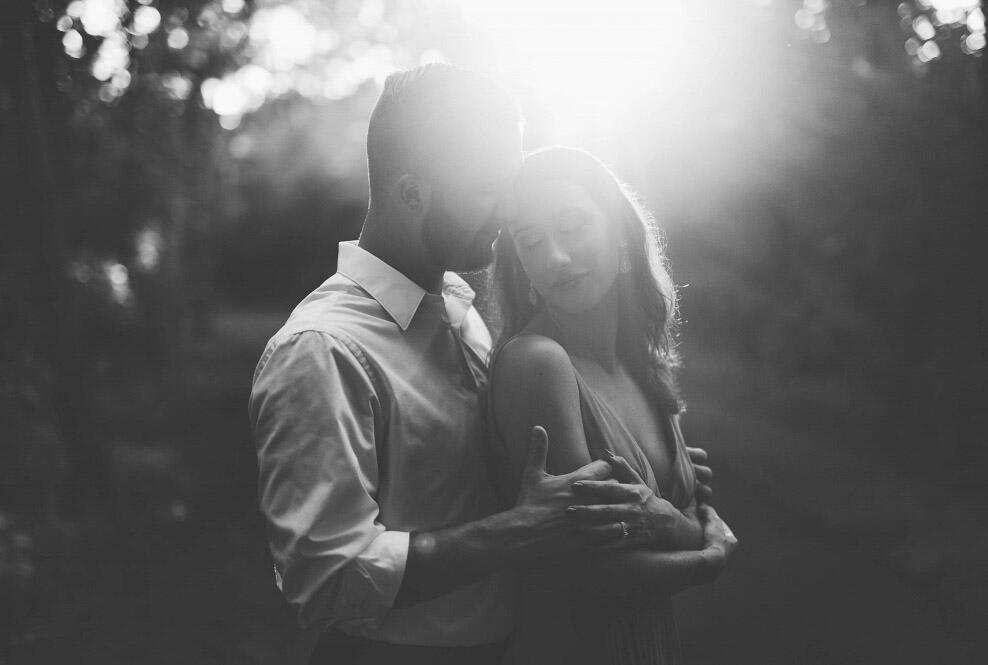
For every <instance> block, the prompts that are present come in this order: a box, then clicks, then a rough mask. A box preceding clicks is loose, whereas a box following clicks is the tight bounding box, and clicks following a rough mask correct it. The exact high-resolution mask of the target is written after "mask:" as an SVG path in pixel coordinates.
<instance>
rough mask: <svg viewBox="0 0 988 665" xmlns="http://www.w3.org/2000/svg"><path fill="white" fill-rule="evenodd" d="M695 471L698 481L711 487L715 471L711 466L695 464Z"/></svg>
mask: <svg viewBox="0 0 988 665" xmlns="http://www.w3.org/2000/svg"><path fill="white" fill-rule="evenodd" d="M693 471H694V472H695V473H696V479H697V480H699V481H700V482H701V483H703V484H705V485H709V484H710V481H712V480H713V479H714V470H713V469H711V468H710V467H709V466H704V465H702V464H694V465H693Z"/></svg>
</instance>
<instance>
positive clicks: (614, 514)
mask: <svg viewBox="0 0 988 665" xmlns="http://www.w3.org/2000/svg"><path fill="white" fill-rule="evenodd" d="M566 514H567V515H569V516H570V517H572V518H574V519H576V520H580V521H582V522H591V523H599V524H603V523H606V522H621V521H624V522H630V521H632V520H637V519H639V518H640V517H641V505H640V504H633V503H618V504H613V503H612V504H606V505H602V506H570V507H569V508H567V509H566Z"/></svg>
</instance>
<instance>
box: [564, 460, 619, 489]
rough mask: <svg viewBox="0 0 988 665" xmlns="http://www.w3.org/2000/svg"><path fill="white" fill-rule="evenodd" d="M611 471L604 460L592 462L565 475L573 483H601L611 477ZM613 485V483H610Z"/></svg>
mask: <svg viewBox="0 0 988 665" xmlns="http://www.w3.org/2000/svg"><path fill="white" fill-rule="evenodd" d="M612 473H613V469H612V468H611V465H610V464H608V463H607V462H605V461H604V460H600V459H599V460H594V461H593V462H590V464H586V465H584V466H581V467H580V468H579V469H577V470H576V471H573V472H572V473H569V474H567V477H569V478H570V479H572V480H573V481H574V482H601V481H604V480H607V479H608V478H610V477H611V474H612ZM610 484H612V485H613V483H610Z"/></svg>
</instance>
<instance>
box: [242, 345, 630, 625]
mask: <svg viewBox="0 0 988 665" xmlns="http://www.w3.org/2000/svg"><path fill="white" fill-rule="evenodd" d="M378 410H379V404H378V400H377V397H376V394H375V391H374V386H373V382H372V381H371V380H370V377H369V375H368V373H367V371H366V370H365V368H364V367H363V366H362V365H361V363H360V361H359V360H358V358H357V355H356V352H355V350H353V349H351V348H350V347H349V346H348V345H347V343H346V342H344V341H341V340H339V339H336V338H335V337H333V336H331V335H329V334H326V333H322V332H314V331H307V332H302V333H297V334H295V335H292V336H289V337H287V338H285V339H282V340H279V341H278V342H277V343H276V344H275V345H274V346H273V347H271V349H270V350H269V351H268V352H266V353H265V355H264V357H263V358H262V360H261V363H260V364H259V366H258V370H257V372H256V373H255V377H254V387H253V391H252V393H251V401H250V415H251V421H252V424H253V428H254V436H255V440H256V443H257V455H258V469H259V492H260V496H259V499H260V507H261V510H262V512H263V513H264V516H265V518H266V521H267V526H268V536H269V542H270V547H271V553H272V555H273V557H274V561H275V566H276V568H277V570H278V573H279V575H280V577H281V580H282V583H281V589H282V593H283V595H284V596H285V598H286V599H287V600H288V601H289V603H290V604H291V605H293V606H294V607H295V609H296V611H297V613H298V617H299V621H300V623H301V624H302V625H303V626H304V627H309V626H312V625H315V624H321V625H322V626H324V627H325V626H326V625H329V624H331V623H332V622H334V621H339V620H342V619H351V618H363V617H372V616H375V615H380V614H381V613H383V612H386V611H387V610H389V609H391V608H392V607H394V606H395V603H396V601H397V602H398V604H399V605H408V604H413V603H416V602H420V601H422V600H426V599H428V598H433V597H436V596H440V595H443V594H445V593H448V592H449V591H452V590H453V589H456V588H458V587H461V586H464V585H466V584H469V583H471V582H474V581H476V580H478V579H480V578H482V577H483V576H485V575H487V574H489V573H491V572H493V571H495V570H499V569H502V568H504V567H507V566H511V565H514V564H516V563H519V562H522V561H529V560H532V559H533V558H536V557H539V556H542V555H545V554H555V553H559V552H562V551H569V550H572V549H576V548H578V547H585V546H587V545H590V544H593V543H597V542H600V541H601V540H610V539H614V538H617V537H618V536H619V535H620V529H619V527H617V525H596V524H593V525H589V524H580V523H579V522H577V521H575V520H572V519H569V518H567V516H566V508H567V507H568V506H570V505H572V504H574V503H577V502H578V500H577V499H576V498H575V497H574V495H573V491H572V488H571V486H572V484H573V482H575V481H577V480H600V479H604V478H607V477H608V476H609V475H610V473H611V468H610V466H609V465H608V464H607V463H606V462H602V461H599V462H595V463H593V464H590V465H587V466H585V467H583V468H581V469H578V470H577V471H575V472H573V473H572V474H568V475H566V476H559V477H556V476H550V475H548V474H547V473H545V449H546V447H547V445H548V444H547V443H546V442H545V440H544V438H545V433H544V431H541V430H539V431H538V432H537V433H536V438H537V440H538V441H537V443H536V445H534V446H532V450H533V453H532V455H531V463H530V465H529V467H528V468H529V472H528V473H527V475H526V490H525V494H524V497H523V498H522V499H520V500H519V503H518V505H517V506H515V507H514V508H513V509H512V510H509V511H507V512H505V513H500V514H497V515H492V516H490V517H488V518H485V519H482V520H479V521H477V522H471V523H467V524H463V525H459V526H455V527H452V528H448V529H442V530H437V531H432V532H421V533H414V534H409V533H407V532H401V531H392V530H388V529H387V528H386V527H385V526H384V525H383V524H381V523H380V522H378V521H377V517H378V513H379V508H378V505H377V503H376V501H375V499H374V497H375V496H376V491H377V488H378V467H377V447H376V440H375V419H376V417H377V412H378ZM539 450H541V451H542V452H541V456H540V454H539ZM399 589H400V593H399Z"/></svg>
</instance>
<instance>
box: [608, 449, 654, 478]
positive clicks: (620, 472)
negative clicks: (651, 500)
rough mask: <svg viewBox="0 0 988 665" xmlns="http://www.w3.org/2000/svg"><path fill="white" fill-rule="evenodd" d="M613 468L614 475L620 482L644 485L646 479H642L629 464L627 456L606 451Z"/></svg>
mask: <svg viewBox="0 0 988 665" xmlns="http://www.w3.org/2000/svg"><path fill="white" fill-rule="evenodd" d="M604 459H606V460H607V461H608V463H609V464H610V465H611V468H612V469H614V477H615V478H617V480H618V482H621V483H626V484H628V485H644V484H645V481H644V480H642V479H641V476H639V475H638V472H637V471H635V470H634V469H633V468H631V465H630V464H628V460H626V459H625V458H623V457H621V456H619V455H615V454H614V453H612V452H611V451H609V450H608V451H606V452H605V457H604Z"/></svg>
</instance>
